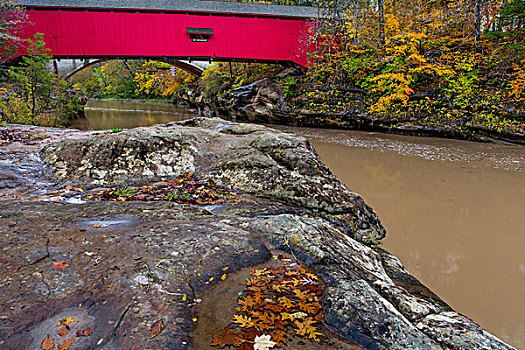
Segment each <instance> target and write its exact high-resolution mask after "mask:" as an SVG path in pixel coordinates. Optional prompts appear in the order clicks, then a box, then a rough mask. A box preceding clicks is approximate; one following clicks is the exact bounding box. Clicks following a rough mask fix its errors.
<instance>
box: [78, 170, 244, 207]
mask: <svg viewBox="0 0 525 350" xmlns="http://www.w3.org/2000/svg"><path fill="white" fill-rule="evenodd" d="M84 198H86V199H94V200H114V201H136V200H140V201H172V202H177V203H184V204H198V205H207V204H220V203H227V202H232V201H235V199H236V193H235V192H233V191H231V190H229V189H227V188H224V187H221V186H218V185H216V184H215V183H214V182H213V181H212V180H203V179H198V178H196V177H194V176H193V174H192V173H190V174H186V175H184V176H181V177H178V178H176V179H174V180H170V181H164V182H153V183H150V184H147V185H143V186H131V187H116V188H110V189H107V190H103V191H99V192H96V193H94V194H88V195H86V196H84Z"/></svg>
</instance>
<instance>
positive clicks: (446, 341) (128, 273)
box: [1, 119, 510, 349]
mask: <svg viewBox="0 0 525 350" xmlns="http://www.w3.org/2000/svg"><path fill="white" fill-rule="evenodd" d="M16 130H18V131H17V132H19V133H26V134H27V133H29V134H32V133H35V132H36V133H37V134H39V135H40V136H41V137H39V138H34V137H33V138H32V137H30V136H28V137H27V138H26V139H27V140H29V141H28V142H22V143H20V142H10V143H8V144H6V145H4V146H3V147H4V150H5V151H7V152H5V153H4V154H9V157H16V154H18V153H21V154H22V153H23V154H26V156H25V159H26V161H25V162H23V163H22V164H20V163H19V164H15V163H16V161H15V162H10V166H9V168H8V169H9V171H11V178H12V181H11V184H10V186H8V187H9V189H8V188H7V187H4V189H3V190H2V191H3V192H4V193H3V194H4V200H5V199H7V198H8V197H9V196H12V197H11V198H13V197H14V198H17V196H18V199H11V200H8V201H7V202H4V203H5V205H4V206H5V207H4V208H3V209H2V216H3V218H4V219H5V220H6V221H5V222H6V226H5V228H6V230H4V231H3V236H2V237H4V238H3V239H4V240H5V242H4V249H8V250H9V251H10V252H15V251H16V252H17V253H16V254H11V255H6V261H4V262H3V263H4V266H5V268H6V272H7V274H6V275H5V277H4V280H5V281H4V282H7V284H4V286H5V287H3V289H5V290H3V293H2V295H3V298H4V300H3V301H2V303H9V304H10V307H7V304H6V305H5V307H3V308H2V309H3V310H7V314H6V315H3V316H6V317H5V318H4V317H2V319H1V320H2V323H4V324H3V327H2V332H3V333H2V338H3V339H6V340H5V343H4V345H3V346H4V347H6V346H7V348H11V347H10V346H11V345H10V344H13V346H14V344H16V346H17V347H18V348H19V347H20V344H30V343H31V342H36V343H39V342H41V341H42V340H43V339H44V337H45V333H46V332H49V330H50V327H51V326H52V325H53V324H54V323H53V322H54V321H53V320H54V318H53V316H54V317H55V318H56V317H62V316H64V317H65V316H66V314H69V315H72V316H73V318H78V319H79V320H82V322H83V325H84V324H85V325H86V326H87V325H90V326H91V327H92V329H93V327H94V329H95V333H93V335H92V338H88V337H86V338H81V339H80V340H82V341H83V343H82V344H85V346H87V344H95V343H97V342H100V344H101V345H102V347H103V348H108V347H110V346H114V345H115V344H120V346H126V347H129V348H141V349H147V348H150V347H154V348H159V347H163V346H168V344H171V345H170V346H171V348H181V349H182V348H187V347H189V346H190V342H191V337H190V334H191V332H192V330H193V327H194V323H195V322H194V321H192V319H193V318H194V317H193V316H195V315H194V314H193V312H194V311H192V310H194V309H193V306H194V304H193V300H194V299H196V297H195V293H199V292H203V293H205V291H206V290H208V289H209V288H210V287H211V286H214V285H216V284H220V283H227V282H222V280H221V279H220V278H217V276H216V274H217V273H221V274H222V272H218V271H221V270H222V269H223V268H224V267H225V266H230V268H231V269H232V271H231V272H234V271H235V270H238V269H241V268H242V267H244V266H249V265H253V264H258V263H262V262H263V261H265V260H266V259H268V258H269V257H270V256H271V254H268V252H269V251H272V250H273V249H274V248H273V247H276V248H278V249H283V250H285V251H291V252H293V253H294V254H295V255H296V256H298V257H299V259H301V260H302V261H303V262H304V263H305V264H306V265H305V266H307V267H308V268H309V269H311V271H312V272H314V273H317V274H319V275H320V276H322V277H323V279H324V280H325V282H326V283H327V289H326V291H325V296H324V298H323V300H324V302H323V309H324V310H325V315H326V316H325V318H324V323H325V325H326V326H327V327H328V328H329V329H331V330H332V331H334V332H335V333H337V334H339V335H341V336H343V337H345V338H346V339H349V340H351V341H352V342H354V343H356V344H360V345H361V346H363V347H365V348H384V347H391V346H394V347H396V346H401V347H407V346H409V347H410V346H416V347H418V348H426V347H430V346H432V347H434V348H440V347H441V346H447V347H449V346H452V347H454V346H455V347H457V348H461V347H475V348H483V347H484V346H489V345H488V344H490V346H495V344H499V345H498V346H500V347H501V348H510V347H508V346H507V345H505V344H503V343H502V342H499V341H498V340H496V338H493V337H492V336H490V335H489V334H488V333H486V332H483V331H481V329H480V328H479V327H478V326H477V325H475V324H474V323H473V322H472V321H470V320H469V319H467V318H465V317H463V316H459V315H457V314H455V313H454V312H452V311H451V309H450V308H449V307H448V306H447V305H446V304H444V303H443V302H442V301H440V300H439V299H438V298H437V297H436V296H435V295H434V294H433V293H431V292H430V291H429V290H428V289H426V288H424V287H423V286H422V285H421V284H420V283H419V282H417V280H415V279H414V278H413V277H411V276H410V275H409V274H408V273H407V272H406V271H405V270H404V269H403V268H402V266H401V265H400V264H399V262H398V261H397V259H395V258H394V257H393V256H392V255H390V254H388V253H386V252H385V251H384V250H381V249H379V248H377V247H376V244H378V243H379V242H380V241H381V240H382V237H384V229H383V228H382V226H381V224H380V223H379V221H378V219H377V216H376V215H375V213H374V212H373V211H372V210H371V209H370V208H369V207H368V206H366V204H364V202H363V201H362V199H361V198H360V197H359V196H357V195H356V194H354V193H353V192H351V191H349V190H348V189H347V188H346V187H344V186H343V185H342V184H341V183H340V182H339V181H338V180H337V179H336V178H335V177H333V175H331V173H330V171H329V170H328V169H327V168H326V167H325V166H324V164H322V162H320V160H319V158H318V157H317V156H316V155H315V153H314V152H313V150H312V148H311V146H309V144H308V143H307V141H306V140H305V139H302V138H298V137H295V136H291V135H286V134H280V133H276V132H275V131H272V130H271V129H267V128H264V127H260V126H252V125H242V124H240V125H239V124H232V123H227V122H224V121H220V120H206V119H196V120H193V121H191V120H190V121H188V122H182V123H179V124H178V125H176V124H169V125H159V126H157V127H150V128H143V129H135V130H130V131H123V132H120V133H109V134H108V133H102V134H100V133H97V132H78V131H67V130H64V131H60V130H49V129H47V130H44V129H38V128H31V127H29V130H27V129H26V130H24V129H23V127H17V128H16ZM42 133H45V136H46V137H43V136H44V135H43V134H42ZM60 140H64V141H61V142H55V141H60ZM224 144H228V145H229V146H228V147H226V148H225V147H224ZM219 145H220V147H218V146H219ZM6 147H7V148H6ZM41 149H42V151H40V150H41ZM95 150H96V152H95ZM39 152H40V154H41V156H42V159H44V161H45V162H46V163H47V164H48V166H49V168H47V167H46V166H44V163H41V161H39V159H40V157H38V153H39ZM93 152H95V153H93ZM107 152H109V153H107ZM166 152H168V153H170V154H171V153H173V154H177V155H178V156H177V157H174V158H171V157H170V159H168V158H163V157H160V155H161V154H166ZM232 152H233V153H232ZM28 153H30V154H31V153H32V154H35V155H36V156H35V157H27V154H28ZM109 154H112V156H107V155H109ZM232 154H235V157H232ZM239 155H241V156H239ZM173 161H175V163H172V162H173ZM27 162H32V165H31V164H25V163H27ZM301 164H303V165H304V164H308V166H307V167H303V165H301ZM31 167H33V168H34V169H41V170H40V171H34V172H32V173H30V174H31V176H25V179H24V180H20V182H17V180H16V179H17V178H20V177H19V176H18V175H17V174H18V173H19V172H20V171H21V170H17V169H19V168H24V169H27V168H31ZM45 169H49V170H53V172H54V176H53V177H50V175H51V174H50V173H49V171H45ZM181 171H193V172H194V173H195V174H196V175H198V176H203V177H205V178H208V179H210V180H214V181H217V182H218V183H219V184H224V185H229V186H231V188H232V189H233V190H236V191H237V192H238V193H239V196H240V197H239V199H240V200H239V201H237V202H235V203H232V204H231V205H227V206H225V207H222V208H221V209H220V210H219V211H216V210H214V209H205V210H204V209H201V208H200V207H199V206H195V205H177V204H171V203H166V204H163V203H162V202H157V203H147V202H146V203H140V202H118V201H117V202H93V203H86V204H82V205H80V206H79V205H75V204H67V203H64V202H62V203H55V202H47V203H45V202H38V201H37V202H34V201H33V202H26V201H25V200H24V198H28V197H30V196H32V195H34V193H33V192H32V190H31V183H32V184H34V185H35V186H42V184H46V183H47V184H48V186H47V188H48V189H49V190H48V191H47V194H45V193H44V194H42V195H43V196H44V197H46V198H47V200H53V198H54V200H55V201H56V200H58V199H59V198H58V197H59V196H63V197H71V196H72V195H73V197H75V196H74V194H75V193H76V191H77V189H78V188H82V189H81V190H80V191H84V190H85V189H89V188H90V187H93V186H108V185H111V186H117V185H118V184H122V183H126V184H127V185H130V184H132V183H143V181H145V180H148V181H151V180H155V179H158V180H162V179H165V178H166V177H170V176H172V175H173V174H177V173H180V172H181ZM28 180H33V181H28ZM22 181H23V182H22ZM323 184H325V185H323ZM66 185H69V186H71V187H65V186H66ZM44 187H46V186H44ZM5 191H7V192H9V194H8V195H7V197H6V196H5V195H6V192H5ZM44 192H46V191H44ZM68 193H69V194H68ZM33 199H35V198H33ZM46 208H47V209H46ZM168 208H169V209H168ZM166 209H168V211H166ZM209 210H211V215H210V212H209ZM8 221H9V222H11V221H12V222H13V223H14V222H16V227H14V226H13V225H11V224H10V223H9V222H8ZM117 221H118V223H116V222H117ZM92 222H96V223H97V224H98V226H95V225H92ZM205 232H209V234H203V233H205ZM167 233H169V234H167ZM88 236H89V237H90V238H88ZM242 237H244V238H242ZM283 238H286V244H285V245H283ZM232 239H234V241H232ZM24 242H26V243H24ZM234 242H235V244H234ZM28 244H29V245H28ZM334 244H335V245H334ZM188 245H189V246H192V247H193V248H192V249H185V248H183V251H182V252H180V248H181V247H185V246H188ZM189 246H188V247H189ZM161 247H162V248H161ZM199 247H201V248H202V251H201V250H200V249H201V248H199ZM215 248H218V249H215ZM289 248H291V250H290V249H289ZM172 250H173V251H178V252H179V254H171V253H170V252H171V251H172ZM85 252H88V253H90V254H85ZM93 252H97V254H94V253H93ZM215 252H216V253H215ZM225 252H226V254H225ZM194 253H195V254H194ZM130 254H131V255H130ZM166 254H168V255H166ZM181 254H182V255H181ZM210 254H211V255H210ZM203 257H204V258H203ZM137 259H138V260H137ZM195 259H196V260H195ZM224 259H226V260H224ZM53 261H54V262H57V261H66V262H67V263H68V265H69V266H68V267H67V268H64V269H63V270H50V269H49V266H48V265H50V266H51V265H52V264H51V263H52V262H53ZM180 262H182V263H183V264H182V265H180V264H179V263H180ZM159 264H160V265H159ZM161 265H162V266H164V267H162V266H161ZM177 266H178V267H177ZM174 269H176V270H177V271H175V270H174ZM148 271H149V272H148ZM229 273H230V272H229ZM141 274H146V276H150V277H149V278H151V282H149V279H148V277H146V279H145V281H146V282H144V283H143V279H141V278H138V277H137V276H139V275H141ZM152 276H156V277H152ZM214 276H215V279H212V278H211V277H214ZM141 281H142V282H141ZM226 281H228V279H227V278H226ZM174 293H175V294H174ZM117 295H118V298H116V296H117ZM174 295H175V296H174ZM181 295H184V296H186V298H183V297H182V296H181ZM13 298H14V299H13ZM8 300H11V301H9V302H8ZM13 300H15V301H13ZM186 300H188V302H186ZM44 304H45V305H46V307H43V305H44ZM79 304H82V305H83V307H79ZM392 307H394V308H393V309H392ZM74 308H76V309H74ZM26 310H27V311H26ZM35 310H38V311H37V312H35ZM395 310H397V311H395ZM73 314H74V315H73ZM160 318H162V319H164V321H165V324H166V328H165V329H164V330H163V331H162V333H160V335H159V336H157V337H155V339H154V340H153V341H152V340H150V337H149V327H150V326H151V325H152V323H153V322H155V321H156V320H158V319H160ZM197 318H198V317H197ZM14 319H16V320H17V323H16V324H12V323H11V322H12V321H10V320H14ZM197 322H198V321H197ZM106 325H108V326H106ZM458 326H460V327H461V329H460V328H457V327H458ZM29 329H32V330H33V332H32V333H30V335H29V334H28V333H27V332H26V331H27V330H29ZM465 332H466V333H465ZM450 334H456V337H453V338H452V339H450V338H449V336H450ZM40 338H42V339H40ZM35 339H36V340H35ZM465 342H468V343H465ZM467 344H468V345H467ZM79 345H80V343H79ZM352 346H355V345H352ZM349 348H351V347H349Z"/></svg>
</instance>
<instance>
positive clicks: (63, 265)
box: [49, 261, 69, 326]
mask: <svg viewBox="0 0 525 350" xmlns="http://www.w3.org/2000/svg"><path fill="white" fill-rule="evenodd" d="M66 267H69V265H68V264H67V263H66V262H65V261H56V262H54V263H53V266H51V267H50V268H49V269H50V270H63V269H65V268H66ZM59 326H60V325H59Z"/></svg>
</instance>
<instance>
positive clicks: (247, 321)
mask: <svg viewBox="0 0 525 350" xmlns="http://www.w3.org/2000/svg"><path fill="white" fill-rule="evenodd" d="M233 319H234V321H233V322H235V323H238V324H239V325H240V326H241V327H244V328H251V327H255V322H253V320H252V319H251V317H247V316H243V315H233Z"/></svg>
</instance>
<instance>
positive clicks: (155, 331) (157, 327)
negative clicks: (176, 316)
mask: <svg viewBox="0 0 525 350" xmlns="http://www.w3.org/2000/svg"><path fill="white" fill-rule="evenodd" d="M162 328H164V321H163V320H162V319H160V320H158V321H156V322H155V323H153V324H152V325H151V328H150V330H149V334H150V336H151V338H155V337H156V336H157V335H159V334H160V332H162Z"/></svg>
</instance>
